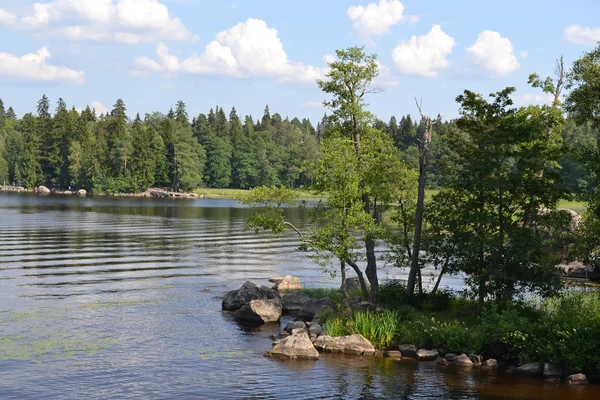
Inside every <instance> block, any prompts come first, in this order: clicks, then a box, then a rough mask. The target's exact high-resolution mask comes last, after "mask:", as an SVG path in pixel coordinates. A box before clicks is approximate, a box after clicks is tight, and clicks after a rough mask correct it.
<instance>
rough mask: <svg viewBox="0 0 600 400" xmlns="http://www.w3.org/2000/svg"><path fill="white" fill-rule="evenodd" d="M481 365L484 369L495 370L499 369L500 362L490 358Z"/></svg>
mask: <svg viewBox="0 0 600 400" xmlns="http://www.w3.org/2000/svg"><path fill="white" fill-rule="evenodd" d="M481 365H482V366H483V368H487V369H494V368H498V361H496V359H494V358H490V359H488V360H485V361H484V362H483V364H481Z"/></svg>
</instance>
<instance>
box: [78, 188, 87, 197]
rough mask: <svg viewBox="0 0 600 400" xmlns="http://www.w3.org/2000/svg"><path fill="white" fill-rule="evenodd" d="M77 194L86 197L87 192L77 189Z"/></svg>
mask: <svg viewBox="0 0 600 400" xmlns="http://www.w3.org/2000/svg"><path fill="white" fill-rule="evenodd" d="M77 194H78V195H79V196H87V190H85V189H79V190H78V191H77Z"/></svg>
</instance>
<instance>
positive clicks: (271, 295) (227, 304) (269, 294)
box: [221, 281, 280, 311]
mask: <svg viewBox="0 0 600 400" xmlns="http://www.w3.org/2000/svg"><path fill="white" fill-rule="evenodd" d="M271 299H277V300H279V299H280V296H279V293H277V291H275V290H272V289H269V288H266V287H258V286H256V285H255V284H254V283H252V282H250V281H247V282H245V283H244V284H243V285H242V287H241V288H239V289H238V290H232V291H230V292H227V293H226V294H225V296H224V297H223V301H222V303H221V307H222V308H223V310H225V311H236V310H239V309H240V308H242V307H243V306H245V305H247V304H250V302H251V301H252V300H271Z"/></svg>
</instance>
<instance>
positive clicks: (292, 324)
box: [283, 321, 306, 334]
mask: <svg viewBox="0 0 600 400" xmlns="http://www.w3.org/2000/svg"><path fill="white" fill-rule="evenodd" d="M299 328H302V329H305V328H306V323H304V321H290V322H288V323H287V325H286V326H285V328H283V330H284V331H286V332H287V333H290V334H291V333H292V331H293V330H294V329H299Z"/></svg>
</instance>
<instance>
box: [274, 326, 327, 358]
mask: <svg viewBox="0 0 600 400" xmlns="http://www.w3.org/2000/svg"><path fill="white" fill-rule="evenodd" d="M265 355H266V356H269V357H276V358H302V359H309V360H318V359H319V352H318V351H317V349H315V346H313V344H312V342H311V341H310V339H309V338H308V335H307V334H306V332H302V333H299V334H297V335H292V336H288V337H286V338H285V339H282V340H281V341H280V342H279V343H277V344H276V345H275V347H273V349H271V350H270V351H268V352H267V353H266V354H265Z"/></svg>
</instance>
